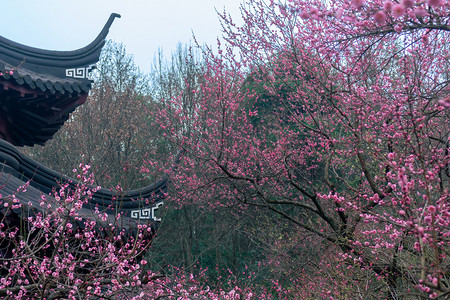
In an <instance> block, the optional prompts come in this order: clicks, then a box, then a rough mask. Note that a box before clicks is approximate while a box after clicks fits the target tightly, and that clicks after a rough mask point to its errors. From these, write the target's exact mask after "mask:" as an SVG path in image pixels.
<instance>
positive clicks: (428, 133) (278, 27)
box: [158, 0, 450, 299]
mask: <svg viewBox="0 0 450 300" xmlns="http://www.w3.org/2000/svg"><path fill="white" fill-rule="evenodd" d="M241 12H242V17H243V21H244V22H243V25H242V26H238V25H236V24H235V23H234V21H233V19H232V18H231V17H230V16H228V15H227V14H225V13H224V14H222V15H221V18H222V21H223V30H224V37H225V39H226V41H227V43H226V45H225V46H220V45H219V52H218V53H217V54H215V53H214V52H213V51H210V52H208V53H207V54H206V56H205V60H206V65H207V70H206V71H205V72H204V74H205V75H204V78H203V80H202V81H201V84H200V86H199V87H198V88H197V90H195V91H193V93H199V94H201V95H202V97H196V98H194V99H193V101H194V103H193V104H192V105H191V107H190V108H191V112H190V116H191V118H190V119H189V120H188V121H189V126H188V128H189V130H187V129H185V128H187V127H186V126H185V127H183V126H180V124H186V122H187V120H186V118H185V112H184V111H183V103H182V101H180V99H181V98H180V97H174V98H172V99H170V100H167V101H166V106H165V108H164V109H161V110H160V112H159V116H158V121H159V123H160V124H161V126H162V128H163V129H164V130H166V135H167V136H168V137H170V138H171V139H172V140H173V141H174V142H176V143H177V144H178V145H179V146H180V147H182V148H183V149H185V150H186V155H185V159H184V161H183V163H182V165H181V166H180V169H179V170H180V173H179V174H177V175H176V176H175V175H174V179H173V182H174V184H175V186H176V188H177V189H178V190H181V191H182V193H178V194H177V195H174V196H173V199H172V200H173V201H175V202H179V203H182V202H183V199H196V202H197V204H198V205H200V206H201V207H203V208H209V209H212V210H214V209H217V208H219V207H233V209H234V210H238V211H241V212H247V211H249V209H250V208H251V207H257V208H259V209H260V210H263V211H266V212H267V214H268V215H271V216H272V218H274V220H275V219H277V220H279V218H280V217H281V219H283V220H284V222H287V223H288V224H290V229H289V231H288V233H289V234H290V235H292V236H291V237H292V239H291V240H290V243H291V245H292V243H298V245H300V246H307V245H314V247H315V250H314V251H312V252H311V254H312V255H309V256H308V255H306V256H305V257H304V258H303V260H304V261H303V270H302V272H298V273H297V274H295V273H292V276H293V277H296V281H295V282H296V284H301V285H305V284H310V286H311V289H309V290H308V291H306V292H303V293H307V294H303V295H304V296H305V297H313V298H314V297H325V296H326V297H338V298H339V297H354V295H357V297H360V298H366V297H371V296H372V297H374V295H380V292H381V293H383V295H384V297H386V298H392V299H399V298H408V299H410V298H412V297H432V298H439V297H440V298H444V297H446V296H448V295H449V294H450V277H449V276H450V275H449V274H450V258H449V254H450V253H449V250H448V249H449V248H450V247H449V246H450V236H449V235H450V209H449V208H450V206H449V205H450V204H449V197H450V195H449V181H450V180H449V179H450V171H449V166H450V156H449V150H450V149H449V144H450V131H449V129H450V118H449V114H450V100H449V99H450V89H449V78H450V77H449V73H448V67H449V57H450V56H449V55H450V52H449V47H448V45H449V35H448V31H449V30H450V27H449V25H448V21H449V20H450V3H449V1H443V0H436V1H434V0H429V1H409V0H408V1H407V0H403V1H398V2H397V1H394V2H392V1H390V0H387V1H381V0H371V1H369V0H367V1H356V0H352V1H348V0H338V1H332V2H330V1H321V0H306V1H302V0H290V1H286V2H283V3H282V2H277V1H267V2H265V1H258V0H251V1H248V2H247V3H246V4H245V5H243V6H242V9H241ZM250 74H258V76H254V75H252V76H251V78H252V84H248V79H249V75H250ZM256 87H257V88H256ZM269 101H270V103H268V102H269ZM265 103H266V105H264V104H265ZM261 107H271V108H273V110H272V111H270V112H267V111H260V110H258V109H260V108H261ZM192 110H193V111H192ZM255 117H257V118H258V122H257V123H255V122H254V120H255ZM273 224H277V222H274V223H273ZM285 233H286V232H285ZM281 236H283V235H281ZM284 237H286V235H284ZM302 237H308V238H302ZM273 242H275V241H273ZM282 246H283V247H286V244H284V245H282ZM319 253H321V255H322V256H323V257H324V259H323V262H320V263H318V262H317V261H316V260H315V258H316V257H317V256H316V255H317V254H319ZM313 254H314V255H313ZM325 262H326V263H325ZM318 265H320V267H317V266H318ZM294 272H295V271H294ZM313 282H314V283H316V284H314V285H311V283H313ZM349 282H351V284H349ZM351 287H354V289H351ZM349 289H351V290H349ZM298 290H299V289H298ZM324 291H328V292H325V294H324Z"/></svg>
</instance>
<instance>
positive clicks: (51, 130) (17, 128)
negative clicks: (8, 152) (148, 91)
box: [0, 14, 120, 146]
mask: <svg viewBox="0 0 450 300" xmlns="http://www.w3.org/2000/svg"><path fill="white" fill-rule="evenodd" d="M119 17H120V15H118V14H111V16H110V17H109V19H108V21H107V22H106V24H105V26H104V27H103V29H102V31H101V32H100V34H99V35H98V36H97V38H96V39H95V40H94V41H93V42H92V43H90V44H89V45H87V46H85V47H83V48H81V49H78V50H73V51H53V50H44V49H38V48H33V47H29V46H25V45H22V44H19V43H16V42H13V41H11V40H8V39H6V38H4V37H2V36H0V135H1V137H2V138H3V139H5V140H7V141H9V142H10V143H12V144H13V145H16V146H24V145H27V146H32V145H35V144H40V145H42V144H44V143H45V142H46V141H47V140H49V139H51V138H52V137H53V135H54V134H55V133H56V132H57V131H58V130H59V128H60V127H61V126H62V125H63V124H64V122H65V121H66V120H67V119H68V117H69V114H70V113H71V112H72V111H73V110H74V109H75V108H76V107H77V106H79V105H81V104H83V103H84V102H85V101H86V97H87V95H88V92H89V89H90V87H91V81H92V78H91V75H90V74H91V71H92V70H93V69H94V68H95V64H96V63H97V62H98V60H99V57H100V52H101V49H102V47H103V45H104V44H105V39H106V36H107V34H108V32H109V28H110V27H111V24H112V22H113V21H114V19H115V18H119Z"/></svg>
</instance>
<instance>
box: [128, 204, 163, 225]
mask: <svg viewBox="0 0 450 300" xmlns="http://www.w3.org/2000/svg"><path fill="white" fill-rule="evenodd" d="M162 204H163V202H159V203H157V204H156V205H155V206H154V207H151V208H143V209H138V210H132V211H131V218H132V219H141V220H150V219H153V220H154V221H157V222H160V221H161V218H156V217H155V211H156V210H158V208H159V207H160V206H161V205H162Z"/></svg>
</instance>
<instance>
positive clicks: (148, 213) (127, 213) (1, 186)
mask: <svg viewBox="0 0 450 300" xmlns="http://www.w3.org/2000/svg"><path fill="white" fill-rule="evenodd" d="M180 155H181V154H180ZM180 155H179V156H178V157H177V158H176V160H175V163H174V167H176V166H177V164H178V161H179V159H180ZM78 184H79V182H78V181H77V180H76V179H74V178H70V177H68V176H64V175H62V174H61V173H58V172H55V171H53V170H51V169H49V168H47V167H46V166H44V165H42V164H40V163H39V162H37V161H35V160H34V159H32V158H30V157H29V156H27V155H25V154H23V153H21V152H19V151H18V150H17V149H16V148H15V147H14V146H13V145H11V144H10V143H8V142H6V141H3V140H0V194H1V195H2V197H1V198H2V202H7V201H11V199H8V197H9V198H11V197H12V196H13V195H14V196H13V197H14V198H15V199H18V200H19V201H18V202H17V203H20V204H21V205H20V208H17V209H13V210H12V211H11V206H8V207H7V208H6V207H4V206H3V205H0V212H1V213H2V214H4V215H5V214H7V212H6V211H7V210H8V211H9V212H14V213H15V214H16V215H17V216H18V217H20V218H24V217H25V218H26V217H28V216H29V215H35V214H36V213H38V212H45V211H46V210H47V209H48V207H47V205H48V204H49V203H52V202H55V201H56V200H55V197H54V191H59V189H60V188H61V187H62V186H66V190H67V191H70V190H72V191H74V190H75V189H76V187H77V186H78ZM167 184H168V176H167V175H164V176H163V177H162V178H161V179H159V180H158V181H156V182H155V183H153V184H151V185H149V186H146V187H144V188H141V189H135V190H129V191H124V192H123V193H120V192H118V191H115V190H114V191H112V190H108V189H104V188H100V189H94V188H93V187H92V188H93V191H94V192H93V194H92V198H91V199H90V200H89V201H87V203H85V204H84V205H83V208H82V209H81V210H80V212H79V216H80V217H82V218H89V219H92V218H94V219H97V220H98V214H96V213H95V211H99V212H102V213H106V214H107V220H106V221H104V222H113V220H115V217H116V215H117V214H118V213H120V214H121V217H120V224H117V225H118V226H119V227H120V228H124V229H130V228H131V229H133V228H136V225H137V224H140V223H141V222H143V223H149V222H150V223H153V224H156V221H159V220H160V219H159V218H158V214H157V212H156V211H157V210H158V208H159V207H160V205H161V204H162V200H163V197H164V194H165V192H166V190H167ZM22 187H26V188H22ZM42 196H44V197H45V199H46V200H45V201H44V205H42V204H41V202H42ZM11 202H13V201H11ZM24 213H25V214H26V215H23V214H24ZM98 221H99V220H98ZM99 223H100V224H101V221H99Z"/></svg>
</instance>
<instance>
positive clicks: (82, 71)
mask: <svg viewBox="0 0 450 300" xmlns="http://www.w3.org/2000/svg"><path fill="white" fill-rule="evenodd" d="M94 67H95V64H92V65H89V66H87V67H83V68H71V69H66V77H73V78H87V79H89V80H92V79H93V78H92V70H93V69H94Z"/></svg>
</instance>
